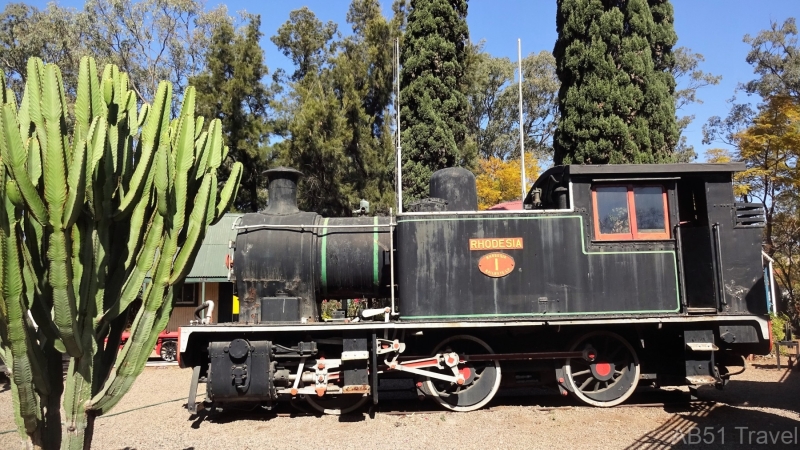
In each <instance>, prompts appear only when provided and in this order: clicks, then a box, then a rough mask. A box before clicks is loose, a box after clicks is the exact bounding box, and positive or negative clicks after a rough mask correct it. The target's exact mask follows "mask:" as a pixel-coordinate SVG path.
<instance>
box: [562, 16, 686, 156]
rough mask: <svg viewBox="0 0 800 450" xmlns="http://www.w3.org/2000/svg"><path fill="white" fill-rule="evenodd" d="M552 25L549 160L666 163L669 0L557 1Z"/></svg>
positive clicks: (670, 129) (673, 137)
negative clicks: (554, 123) (554, 104)
mask: <svg viewBox="0 0 800 450" xmlns="http://www.w3.org/2000/svg"><path fill="white" fill-rule="evenodd" d="M556 28H557V29H558V40H557V41H556V45H555V48H554V50H553V56H555V58H556V62H557V74H558V78H559V80H561V89H560V91H559V97H558V101H559V112H560V121H559V125H558V128H557V130H556V133H555V138H554V147H555V157H554V160H555V163H556V164H574V163H579V164H589V163H591V164H603V163H617V164H618V163H660V162H670V161H672V160H673V152H674V149H675V145H676V143H677V140H678V128H677V125H676V123H675V109H674V108H675V105H674V100H673V97H672V96H673V93H674V86H675V82H674V79H672V75H671V73H670V70H671V67H672V65H673V64H674V58H673V56H672V46H673V45H674V43H675V41H676V39H677V37H676V35H675V32H674V30H673V28H672V7H671V5H670V4H669V2H668V1H662V0H649V2H648V1H645V0H628V1H624V2H621V1H612V0H559V1H558V9H557V16H556Z"/></svg>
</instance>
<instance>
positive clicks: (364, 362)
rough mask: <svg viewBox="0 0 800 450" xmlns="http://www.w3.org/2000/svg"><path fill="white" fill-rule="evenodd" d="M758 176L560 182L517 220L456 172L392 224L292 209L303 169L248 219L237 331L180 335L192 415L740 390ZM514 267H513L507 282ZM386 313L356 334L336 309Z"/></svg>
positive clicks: (463, 407) (623, 171) (612, 168)
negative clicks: (395, 395) (390, 395)
mask: <svg viewBox="0 0 800 450" xmlns="http://www.w3.org/2000/svg"><path fill="white" fill-rule="evenodd" d="M743 169H744V166H743V164H664V165H604V166H591V165H589V166H575V165H572V166H557V167H554V168H551V169H549V170H548V171H546V172H544V173H543V174H542V175H541V176H540V177H539V179H538V180H537V181H536V183H534V185H533V187H532V188H531V189H530V191H529V193H528V195H527V197H526V198H525V200H524V202H523V203H524V206H525V208H526V209H523V210H520V211H480V212H479V211H476V209H477V207H476V206H477V197H476V193H475V180H474V176H473V175H472V174H471V173H469V172H467V171H465V170H463V169H445V170H443V171H439V172H437V173H435V174H434V176H433V177H432V180H431V197H432V198H431V199H426V200H423V201H420V202H417V203H415V204H413V205H412V206H411V208H410V209H411V211H409V212H403V213H399V214H398V215H397V216H392V215H390V216H389V217H353V218H322V217H320V216H318V215H316V214H314V213H306V212H302V211H299V210H298V209H297V207H296V184H297V180H298V178H299V175H300V174H299V172H297V171H294V170H292V169H285V168H279V169H273V170H270V171H267V172H266V175H267V176H268V177H269V178H270V185H269V195H270V202H269V206H268V208H267V209H266V210H265V211H262V212H260V213H255V214H246V215H244V216H243V217H242V219H241V222H240V223H238V224H236V225H235V228H237V230H238V234H237V240H236V246H235V252H234V255H233V256H234V257H233V261H234V263H233V269H232V275H233V277H234V278H235V281H236V286H237V291H238V293H239V296H240V301H241V307H240V308H241V309H240V315H239V320H240V322H238V323H231V324H194V325H190V326H187V327H181V329H180V339H179V361H180V364H181V367H191V368H193V377H192V384H191V386H190V395H189V401H188V408H189V410H190V411H191V412H196V403H195V393H196V389H197V384H198V383H199V382H201V381H204V382H206V383H207V399H206V401H207V402H209V403H210V405H211V406H213V407H223V408H224V406H225V405H226V404H230V403H240V402H249V403H251V404H252V403H254V404H261V405H263V406H265V407H271V406H272V405H273V404H274V403H275V402H278V401H284V400H292V399H298V398H304V399H305V400H306V402H307V403H308V404H309V405H310V406H311V407H313V408H314V409H316V410H318V411H320V412H324V413H335V414H338V413H347V412H350V411H353V410H355V409H357V408H358V407H360V406H361V405H363V404H364V403H366V402H367V401H369V400H370V399H371V400H372V401H373V402H374V403H378V401H379V385H380V380H381V379H384V378H392V377H400V378H412V379H413V380H414V385H415V386H416V390H417V393H418V395H419V396H421V397H429V398H432V399H434V401H436V402H437V403H438V404H440V405H441V406H442V407H444V408H447V409H450V410H454V411H471V410H475V409H478V408H480V407H482V406H484V405H485V404H486V403H488V402H489V401H490V400H491V399H492V398H493V396H494V395H495V394H496V392H497V391H498V389H499V388H500V386H501V384H502V385H529V384H545V385H554V386H557V388H558V391H559V392H560V393H561V394H562V395H569V394H572V395H574V396H575V397H576V398H578V399H579V400H581V401H582V402H584V403H586V404H589V405H594V406H601V407H608V406H614V405H617V404H619V403H622V402H623V401H625V400H626V399H627V398H628V397H629V396H630V395H631V394H632V393H633V392H634V391H635V389H636V387H637V385H638V384H639V382H640V381H641V380H646V382H651V383H655V384H657V385H660V386H669V385H687V384H688V385H689V386H691V387H692V388H696V387H697V386H702V385H716V386H718V387H722V386H724V385H725V383H726V382H727V380H728V379H729V377H730V376H731V374H730V373H729V372H728V370H729V369H728V367H731V366H742V367H744V365H745V364H744V362H743V357H744V355H747V354H766V353H768V352H769V351H770V349H771V332H770V330H769V326H770V325H769V321H768V314H767V313H768V308H767V296H768V294H767V292H766V289H765V285H764V275H765V272H764V268H763V266H762V264H761V228H763V226H764V222H765V219H764V212H763V205H759V204H751V203H738V202H735V200H734V197H733V192H732V174H733V173H734V172H736V171H741V170H743ZM501 265H502V267H501ZM353 298H385V299H386V300H387V305H386V306H382V307H377V308H373V309H366V310H364V311H362V312H361V313H360V314H359V317H357V318H352V319H351V320H348V321H346V322H345V321H343V320H332V321H328V322H325V321H322V320H321V313H320V310H319V307H320V304H321V301H322V300H323V299H333V300H335V299H353Z"/></svg>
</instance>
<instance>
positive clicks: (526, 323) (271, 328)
mask: <svg viewBox="0 0 800 450" xmlns="http://www.w3.org/2000/svg"><path fill="white" fill-rule="evenodd" d="M698 322H705V323H709V324H710V323H725V322H756V323H758V328H760V331H761V339H765V340H768V339H769V330H768V325H767V324H768V321H767V320H766V319H765V318H762V317H755V316H732V315H731V316H728V315H725V316H677V317H674V316H673V317H625V318H614V319H610V318H596V319H564V320H553V319H552V318H551V319H549V320H535V321H534V320H516V321H512V320H507V321H500V320H498V321H475V322H466V321H463V322H389V323H386V322H360V323H350V324H341V325H340V324H314V323H310V324H299V323H297V324H280V325H266V324H264V325H253V324H247V325H244V324H243V325H239V324H230V325H227V324H211V325H191V326H184V327H181V332H180V338H179V349H178V351H179V352H181V353H183V352H186V348H187V347H188V344H189V336H190V335H191V334H192V333H194V332H201V333H244V332H246V333H258V332H282V331H290V332H309V331H332V330H350V331H353V330H357V329H361V330H403V329H412V330H424V329H452V328H494V327H497V328H502V327H535V326H548V325H561V326H568V325H596V324H598V323H602V325H604V326H605V325H613V324H626V325H630V324H644V323H653V324H660V323H665V324H666V323H698ZM181 364H183V362H181ZM182 367H183V366H182Z"/></svg>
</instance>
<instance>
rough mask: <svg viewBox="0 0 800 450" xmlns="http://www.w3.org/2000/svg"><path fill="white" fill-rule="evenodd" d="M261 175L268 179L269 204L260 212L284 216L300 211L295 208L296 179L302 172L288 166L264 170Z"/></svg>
mask: <svg viewBox="0 0 800 450" xmlns="http://www.w3.org/2000/svg"><path fill="white" fill-rule="evenodd" d="M263 175H265V176H266V177H267V179H268V180H269V204H268V205H267V208H266V209H265V210H264V211H261V213H262V214H270V215H274V216H285V215H289V214H295V213H298V212H300V210H299V209H298V208H297V180H299V179H300V176H301V175H303V173H302V172H300V171H299V170H295V169H291V168H289V167H276V168H274V169H269V170H265V171H264V172H263Z"/></svg>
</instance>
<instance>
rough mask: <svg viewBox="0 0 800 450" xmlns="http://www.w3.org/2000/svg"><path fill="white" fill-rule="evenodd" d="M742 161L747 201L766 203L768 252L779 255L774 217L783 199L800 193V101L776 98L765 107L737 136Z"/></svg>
mask: <svg viewBox="0 0 800 450" xmlns="http://www.w3.org/2000/svg"><path fill="white" fill-rule="evenodd" d="M734 142H735V144H736V147H737V149H738V153H739V158H740V159H741V160H743V161H745V163H746V164H747V170H745V171H744V172H742V173H741V174H739V181H740V182H741V183H743V184H744V186H745V189H746V191H745V197H746V198H752V199H756V200H757V201H759V202H761V203H763V204H764V205H765V206H766V208H767V210H766V215H767V225H766V229H765V234H764V241H765V244H766V248H765V250H766V252H767V253H768V254H769V255H770V256H771V255H773V254H774V253H775V249H774V243H773V229H772V226H773V217H774V215H775V212H776V210H778V209H779V208H780V203H781V201H780V200H781V197H782V196H783V195H787V194H788V195H790V196H796V194H797V192H800V171H798V169H800V168H798V166H797V162H798V156H800V99H794V98H792V97H790V96H788V95H779V96H774V97H771V98H770V99H769V101H768V102H767V103H766V104H764V105H763V106H762V107H761V111H760V113H759V114H758V116H757V117H756V118H755V119H754V120H753V123H752V125H751V126H750V127H748V128H746V129H744V130H743V131H740V132H739V133H737V134H736V135H735V136H734Z"/></svg>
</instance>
